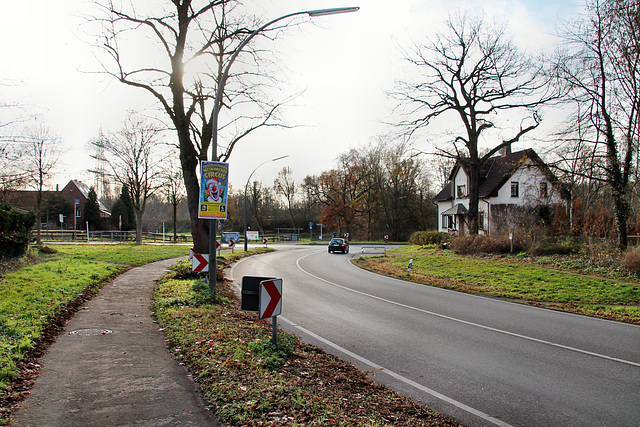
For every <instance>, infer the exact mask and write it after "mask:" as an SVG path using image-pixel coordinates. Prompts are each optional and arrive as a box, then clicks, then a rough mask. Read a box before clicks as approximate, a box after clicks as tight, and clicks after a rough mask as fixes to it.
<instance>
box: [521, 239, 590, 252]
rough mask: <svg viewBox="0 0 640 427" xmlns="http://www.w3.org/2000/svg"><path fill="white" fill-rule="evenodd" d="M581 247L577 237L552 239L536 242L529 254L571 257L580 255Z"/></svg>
mask: <svg viewBox="0 0 640 427" xmlns="http://www.w3.org/2000/svg"><path fill="white" fill-rule="evenodd" d="M581 247H582V245H581V243H580V239H578V238H575V237H565V238H563V239H559V238H550V239H546V240H542V241H539V242H536V243H535V244H534V245H533V246H532V247H531V249H530V250H529V253H530V254H531V255H554V254H557V255H569V254H577V253H580V249H581Z"/></svg>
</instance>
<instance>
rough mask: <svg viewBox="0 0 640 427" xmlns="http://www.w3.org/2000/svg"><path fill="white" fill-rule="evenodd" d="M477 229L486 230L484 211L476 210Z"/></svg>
mask: <svg viewBox="0 0 640 427" xmlns="http://www.w3.org/2000/svg"><path fill="white" fill-rule="evenodd" d="M478 230H486V228H485V226H484V212H482V211H480V212H478Z"/></svg>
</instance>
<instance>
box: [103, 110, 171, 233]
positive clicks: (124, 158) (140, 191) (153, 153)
mask: <svg viewBox="0 0 640 427" xmlns="http://www.w3.org/2000/svg"><path fill="white" fill-rule="evenodd" d="M161 132H162V129H161V128H160V127H158V126H155V125H153V124H150V123H149V122H148V121H146V120H145V119H144V118H142V117H141V116H139V115H137V114H134V113H132V114H130V115H129V117H128V118H127V119H126V121H125V123H124V125H123V127H122V130H120V131H119V132H116V133H115V134H113V135H112V136H111V137H110V138H108V140H107V141H104V140H102V142H101V143H102V144H103V145H104V147H105V149H106V151H107V153H108V156H107V162H108V163H109V166H110V168H111V171H112V173H113V175H112V176H113V179H115V180H116V181H117V182H118V183H120V184H122V185H123V186H126V188H127V189H128V191H129V193H130V196H131V200H132V201H133V207H134V210H135V214H136V243H137V244H139V245H140V244H142V216H143V215H144V211H145V208H146V206H147V201H148V200H149V198H150V197H151V196H152V195H153V194H154V193H155V192H156V191H157V190H158V189H159V188H161V186H162V179H161V173H162V170H161V168H160V162H159V156H158V155H159V153H158V152H157V150H158V146H159V143H160V137H161Z"/></svg>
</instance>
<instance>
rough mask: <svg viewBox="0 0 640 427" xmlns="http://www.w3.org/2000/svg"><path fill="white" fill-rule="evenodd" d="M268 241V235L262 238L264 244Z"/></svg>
mask: <svg viewBox="0 0 640 427" xmlns="http://www.w3.org/2000/svg"><path fill="white" fill-rule="evenodd" d="M267 242H268V240H267V238H266V237H265V238H263V239H262V244H263V245H266V244H267Z"/></svg>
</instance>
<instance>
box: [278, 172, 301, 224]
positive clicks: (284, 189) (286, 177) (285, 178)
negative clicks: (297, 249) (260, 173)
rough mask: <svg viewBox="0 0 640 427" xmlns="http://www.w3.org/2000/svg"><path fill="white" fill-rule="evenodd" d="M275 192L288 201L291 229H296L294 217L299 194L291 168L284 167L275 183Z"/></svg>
mask: <svg viewBox="0 0 640 427" xmlns="http://www.w3.org/2000/svg"><path fill="white" fill-rule="evenodd" d="M273 190H274V191H275V193H276V194H278V195H281V196H283V197H284V198H285V200H286V201H287V208H288V209H289V216H291V227H292V228H294V229H295V228H296V221H295V219H294V216H293V210H294V203H295V197H296V193H297V187H296V181H295V180H294V179H293V173H292V172H291V168H289V167H284V168H282V170H281V171H280V172H278V176H277V177H276V179H275V181H274V182H273Z"/></svg>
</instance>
